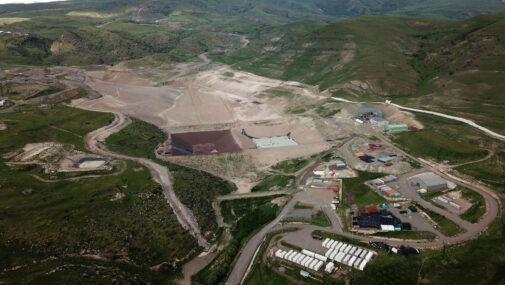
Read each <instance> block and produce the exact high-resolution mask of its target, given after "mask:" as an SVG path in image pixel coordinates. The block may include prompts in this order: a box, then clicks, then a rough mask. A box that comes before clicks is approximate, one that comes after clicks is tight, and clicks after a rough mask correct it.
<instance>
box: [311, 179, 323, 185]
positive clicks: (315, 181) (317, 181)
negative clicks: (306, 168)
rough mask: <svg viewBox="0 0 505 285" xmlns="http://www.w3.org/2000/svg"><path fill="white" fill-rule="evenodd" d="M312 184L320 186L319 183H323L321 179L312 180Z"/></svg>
mask: <svg viewBox="0 0 505 285" xmlns="http://www.w3.org/2000/svg"><path fill="white" fill-rule="evenodd" d="M312 183H318V184H321V183H323V180H322V179H312Z"/></svg>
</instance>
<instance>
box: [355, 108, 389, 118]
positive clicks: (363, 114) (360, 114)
mask: <svg viewBox="0 0 505 285" xmlns="http://www.w3.org/2000/svg"><path fill="white" fill-rule="evenodd" d="M356 117H357V118H358V119H361V120H367V121H368V120H370V119H372V118H382V117H383V114H382V111H381V110H379V109H377V108H360V109H358V110H357V111H356Z"/></svg>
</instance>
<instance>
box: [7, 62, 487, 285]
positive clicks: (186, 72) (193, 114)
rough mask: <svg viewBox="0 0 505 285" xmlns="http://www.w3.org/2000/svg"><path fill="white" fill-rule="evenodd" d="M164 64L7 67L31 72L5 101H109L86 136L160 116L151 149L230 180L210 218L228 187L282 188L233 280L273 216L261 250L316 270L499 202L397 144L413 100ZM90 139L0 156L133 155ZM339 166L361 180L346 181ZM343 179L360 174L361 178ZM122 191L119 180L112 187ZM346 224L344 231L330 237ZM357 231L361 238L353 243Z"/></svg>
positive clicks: (421, 241) (270, 191)
mask: <svg viewBox="0 0 505 285" xmlns="http://www.w3.org/2000/svg"><path fill="white" fill-rule="evenodd" d="M170 68H171V70H174V71H177V72H173V73H174V74H171V76H170V77H169V80H168V81H166V82H163V83H161V84H160V83H159V82H154V81H151V80H149V77H148V76H147V75H146V74H148V72H147V71H143V72H144V73H142V72H140V73H138V72H135V71H134V70H131V69H129V68H127V67H125V66H117V67H103V66H96V67H93V68H88V69H81V68H52V69H45V70H38V69H30V70H23V74H24V76H23V77H19V76H18V74H20V72H19V71H20V70H8V71H6V72H5V74H8V75H9V76H10V78H11V81H12V82H19V81H21V80H24V81H29V82H33V81H36V82H37V83H34V84H31V85H30V86H28V87H25V88H24V89H19V90H16V92H17V94H19V95H18V98H19V99H17V100H13V102H12V104H14V105H20V106H21V105H37V104H39V105H40V104H47V103H54V102H56V101H60V102H62V101H65V102H67V103H66V104H68V106H71V107H74V108H79V109H84V110H91V111H99V112H110V113H114V114H116V121H117V119H118V117H117V116H119V121H117V122H114V123H112V125H111V126H110V127H108V128H105V129H104V132H102V133H99V134H98V133H97V136H96V137H94V136H91V137H86V138H84V140H85V142H86V140H89V141H87V142H86V143H87V144H96V143H100V142H103V141H105V139H106V137H108V136H110V135H112V134H113V133H115V132H118V131H120V129H122V128H124V127H125V126H126V125H127V124H129V123H131V122H130V120H129V119H128V118H129V117H131V118H135V119H138V120H142V121H145V122H147V123H149V124H152V125H154V126H156V127H158V128H159V129H161V130H162V131H163V132H164V133H165V135H166V139H165V140H164V141H162V142H160V143H158V144H157V146H156V148H154V149H152V150H150V152H152V153H153V154H154V155H155V157H156V158H158V159H160V160H162V161H167V162H171V163H175V164H179V165H184V166H187V167H190V168H192V169H195V170H203V171H206V172H209V173H211V174H213V175H216V176H218V177H221V178H223V179H225V180H228V181H231V182H233V183H234V184H235V185H236V186H237V189H236V191H235V192H234V193H230V194H228V196H222V197H217V202H214V206H213V207H214V210H215V211H216V212H217V219H218V220H219V219H223V217H220V215H223V214H222V213H220V212H221V211H223V209H219V208H220V207H222V206H223V203H228V202H231V201H234V199H247V198H249V197H251V198H252V197H254V199H264V201H266V202H269V200H268V199H269V197H271V199H274V200H275V198H276V197H285V196H291V197H292V198H291V199H290V200H289V202H288V201H287V200H282V201H283V202H281V204H280V205H282V206H283V208H282V211H281V212H280V214H279V215H278V216H277V218H276V219H275V220H274V221H272V222H271V223H269V224H268V225H267V226H265V227H264V228H263V230H262V231H261V232H259V233H258V234H257V235H255V236H254V237H253V238H252V239H251V240H250V241H249V242H248V243H247V244H246V246H245V248H244V250H243V252H242V253H241V254H240V256H239V257H238V259H237V264H236V265H235V267H234V269H233V271H232V272H231V274H230V275H229V278H228V283H229V284H238V283H239V280H240V279H241V278H243V276H245V275H246V274H247V273H248V272H247V270H249V269H248V268H249V264H250V262H251V260H252V259H253V256H255V255H254V253H255V251H256V249H257V247H258V246H259V245H260V242H261V240H262V238H263V237H264V235H265V234H266V233H267V232H272V233H277V232H278V231H279V228H280V227H281V228H288V229H289V228H292V229H293V231H291V232H289V233H284V234H277V235H278V238H277V239H276V241H275V242H274V241H270V242H269V243H268V244H267V245H266V246H267V248H266V249H264V250H263V251H262V256H260V257H256V258H261V259H263V260H264V261H265V262H266V264H267V265H269V266H275V268H277V267H278V268H279V270H281V268H283V269H282V270H291V271H292V270H301V271H300V272H301V273H300V274H301V276H303V277H304V278H311V279H313V280H316V281H317V280H319V281H321V280H323V279H324V278H326V276H330V277H332V278H338V276H342V275H346V274H348V273H349V271H350V270H352V269H354V270H359V271H363V270H365V269H366V267H367V266H368V264H370V263H371V264H373V262H374V257H375V256H376V255H377V254H378V251H381V250H387V251H389V252H393V253H394V254H404V255H410V254H418V253H419V249H422V248H425V247H430V248H431V247H439V246H441V245H443V244H445V243H457V242H459V241H464V240H466V239H468V238H471V237H474V236H475V235H477V234H478V233H479V232H480V231H481V230H482V229H483V228H484V227H485V226H486V223H487V221H489V219H490V218H491V217H492V216H493V215H495V213H496V210H497V208H496V207H495V205H496V204H495V202H494V200H493V198H492V196H490V195H489V194H488V193H487V192H486V191H485V190H483V189H481V188H478V187H474V186H472V185H469V184H465V183H464V182H462V181H461V180H455V179H454V178H453V177H452V176H451V174H449V173H448V172H444V171H441V170H440V168H439V167H437V165H436V163H435V162H428V161H426V160H423V159H420V158H418V157H415V156H413V155H411V154H409V153H408V152H405V151H404V150H401V149H400V148H398V146H397V145H396V144H395V143H394V142H393V141H392V140H391V136H392V135H394V134H398V133H402V132H403V133H405V132H409V131H412V130H422V129H423V128H424V127H425V126H424V125H423V124H422V123H421V122H419V121H417V120H416V119H415V116H414V114H412V113H410V112H407V111H402V110H400V109H399V108H398V107H395V106H393V105H391V104H388V102H386V103H352V102H343V101H339V100H336V99H334V98H332V97H331V96H330V95H329V94H327V93H324V92H319V91H317V89H315V88H314V87H312V86H308V85H304V84H301V83H297V82H282V81H279V80H273V79H268V78H263V77H260V76H257V75H253V74H250V73H247V72H240V71H236V70H232V69H230V68H229V67H227V66H224V65H221V64H217V63H210V62H207V61H204V62H203V63H192V64H182V65H181V66H171V67H170ZM149 72H152V71H149ZM58 77H59V78H64V79H63V80H61V79H57V78H58ZM48 85H50V86H55V87H54V88H56V87H59V88H60V89H62V90H68V88H71V89H75V88H83V89H84V90H88V94H89V95H88V96H84V97H81V96H77V95H78V94H77V93H78V92H77V93H76V92H73V93H72V92H68V91H60V93H61V94H60V95H58V96H56V95H45V96H36V99H37V100H33V99H30V98H31V97H32V96H33V95H30V94H36V93H37V92H40V91H41V90H44V88H47V87H46V86H48ZM315 105H323V106H326V108H328V109H330V111H329V113H328V114H324V115H321V114H320V113H318V112H317V111H316V110H314V109H310V108H309V107H308V106H315ZM41 106H43V105H41ZM300 106H304V107H305V108H306V110H305V109H304V111H303V112H302V114H297V112H293V110H294V109H296V108H300ZM92 140H96V141H95V142H93V141H92ZM93 149H95V150H96V151H97V152H98V153H97V154H98V155H90V154H87V153H84V152H81V151H77V150H74V149H73V147H72V146H71V145H63V144H57V143H54V142H44V143H31V144H27V145H26V146H24V147H23V148H21V149H18V150H16V151H14V152H11V153H9V154H7V155H4V158H5V159H8V161H9V162H8V163H7V165H9V166H10V167H19V166H21V165H27V164H35V165H40V166H41V167H42V168H43V169H44V173H45V175H46V176H49V177H48V178H50V177H53V178H52V179H54V178H55V177H58V175H56V174H57V173H78V172H84V173H85V174H87V175H90V174H101V175H104V174H107V173H112V172H114V170H113V169H116V168H117V169H119V170H120V168H121V167H124V166H121V165H120V164H118V162H117V161H116V160H117V159H125V158H126V159H129V158H128V157H125V156H120V155H113V154H111V153H110V152H109V151H108V150H106V149H105V148H103V147H102V146H99V145H98V144H97V145H96V147H94V148H93ZM99 149H101V150H99ZM132 159H133V158H132ZM138 161H139V162H140V163H147V162H143V161H142V160H138ZM149 163H151V162H149ZM148 167H150V166H148ZM153 167H154V166H153ZM156 167H157V166H156ZM153 169H154V168H153ZM363 173H373V175H364V174H363ZM72 176H75V174H74V175H72ZM363 177H369V179H366V178H363ZM37 178H38V179H44V178H42V177H39V176H37ZM348 179H351V180H353V179H354V180H358V181H360V182H361V183H362V184H358V185H355V186H351V188H348V187H349V186H348V185H350V184H349V183H347V182H346V181H347V180H348ZM461 185H465V187H462V186H461ZM166 186H167V187H171V186H170V185H169V184H167V185H166ZM352 187H358V188H359V190H358V192H355V191H356V189H353V188H352ZM468 189H472V190H468ZM169 191H171V190H169ZM468 191H476V192H477V193H479V194H480V195H482V196H483V197H484V199H485V200H486V201H487V203H486V205H487V206H488V207H489V208H487V210H486V213H485V215H484V218H482V219H481V220H480V222H478V223H476V224H470V223H469V222H467V221H464V220H462V219H461V218H460V217H459V215H461V214H463V213H464V212H465V211H466V210H468V209H469V208H471V207H472V205H473V203H475V201H476V200H472V199H469V198H465V197H469V196H468V195H465V193H467V192H468ZM467 194H468V193H467ZM118 197H119V198H118ZM122 197H123V196H122V194H120V193H118V194H117V197H116V196H115V198H111V201H115V200H116V199H121V198H122ZM168 197H170V196H168ZM168 199H169V201H170V205H171V206H172V207H173V208H174V209H176V213H177V212H178V213H179V215H180V217H179V218H180V222H181V223H182V224H183V225H186V227H187V228H188V229H192V232H193V235H194V236H195V237H196V238H197V239H198V240H199V244H200V245H201V246H203V247H205V248H207V253H206V254H210V255H214V254H215V253H214V252H213V249H212V247H210V244H209V243H208V242H207V241H206V237H204V235H203V233H201V232H200V225H198V219H197V218H195V217H194V216H193V215H192V213H191V209H189V208H187V207H186V206H185V205H183V203H181V202H180V201H179V200H178V199H177V197H176V196H172V198H168ZM265 199H267V200H265ZM272 201H273V200H272ZM377 202H379V203H377ZM227 207H229V206H227ZM432 215H435V217H439V216H444V217H447V219H449V220H451V221H452V222H453V223H455V228H454V229H450V230H447V229H446V227H447V226H446V225H442V227H443V230H442V229H441V228H440V223H441V221H440V220H439V219H437V218H433V217H432ZM222 223H223V226H224V227H225V228H226V227H227V225H226V224H225V223H224V222H222ZM228 227H229V225H228ZM295 229H299V230H295ZM328 231H329V232H328ZM400 233H401V234H400ZM336 234H338V236H337V235H336ZM396 236H398V237H399V238H394V237H396ZM343 237H345V238H352V241H353V242H352V243H350V244H349V243H345V242H339V241H338V239H339V238H340V239H341V238H343ZM402 237H404V238H405V239H402ZM335 239H336V240H335ZM321 242H322V244H321ZM359 242H366V243H364V244H362V245H361V246H353V243H354V244H356V243H359ZM298 249H300V250H298ZM205 256H206V255H202V256H201V257H197V258H196V259H195V260H193V261H192V262H199V261H198V260H199V259H202V261H201V262H203V263H205V262H204V261H203V260H206V257H205ZM207 262H208V261H207ZM298 268H300V269H298ZM275 270H277V269H275ZM280 273H281V274H282V271H280Z"/></svg>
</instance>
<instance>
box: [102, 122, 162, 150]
mask: <svg viewBox="0 0 505 285" xmlns="http://www.w3.org/2000/svg"><path fill="white" fill-rule="evenodd" d="M166 139H167V134H165V133H164V132H163V131H161V130H160V129H158V128H157V127H156V126H154V125H151V124H147V123H144V122H143V121H140V120H138V119H135V118H132V123H131V124H130V125H128V126H127V127H126V128H125V129H124V130H122V131H121V132H118V133H115V134H112V135H111V136H109V137H108V138H107V145H108V147H109V149H110V150H112V151H114V152H119V153H125V154H128V155H131V156H135V157H146V158H150V159H155V158H156V156H155V154H154V149H155V148H156V146H157V145H158V144H159V143H161V142H163V141H165V140H166Z"/></svg>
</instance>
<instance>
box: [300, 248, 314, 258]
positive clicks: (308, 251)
mask: <svg viewBox="0 0 505 285" xmlns="http://www.w3.org/2000/svg"><path fill="white" fill-rule="evenodd" d="M302 253H303V254H305V255H308V256H310V257H314V255H315V253H314V252H312V251H310V250H306V249H302Z"/></svg>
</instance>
